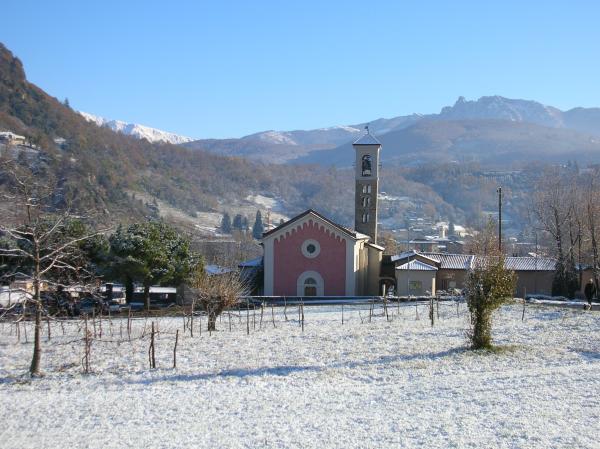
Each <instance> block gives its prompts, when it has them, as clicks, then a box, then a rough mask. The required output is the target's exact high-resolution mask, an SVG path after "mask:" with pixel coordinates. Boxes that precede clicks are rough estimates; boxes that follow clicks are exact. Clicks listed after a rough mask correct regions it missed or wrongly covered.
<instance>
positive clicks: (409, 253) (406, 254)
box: [390, 249, 418, 262]
mask: <svg viewBox="0 0 600 449" xmlns="http://www.w3.org/2000/svg"><path fill="white" fill-rule="evenodd" d="M417 254H418V253H417V252H416V251H415V250H414V249H411V250H410V251H404V252H402V253H400V254H398V255H396V256H392V257H391V258H390V260H391V261H392V262H396V261H397V260H402V259H407V258H409V257H413V256H416V255H417Z"/></svg>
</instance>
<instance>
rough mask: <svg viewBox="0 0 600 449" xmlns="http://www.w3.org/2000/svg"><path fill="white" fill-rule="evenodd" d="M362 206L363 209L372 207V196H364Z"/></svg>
mask: <svg viewBox="0 0 600 449" xmlns="http://www.w3.org/2000/svg"><path fill="white" fill-rule="evenodd" d="M362 205H363V207H369V206H370V205H371V197H370V196H363V198H362Z"/></svg>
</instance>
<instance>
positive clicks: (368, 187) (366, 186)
mask: <svg viewBox="0 0 600 449" xmlns="http://www.w3.org/2000/svg"><path fill="white" fill-rule="evenodd" d="M362 193H371V184H363V186H362Z"/></svg>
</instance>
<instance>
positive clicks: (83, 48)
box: [0, 0, 600, 138]
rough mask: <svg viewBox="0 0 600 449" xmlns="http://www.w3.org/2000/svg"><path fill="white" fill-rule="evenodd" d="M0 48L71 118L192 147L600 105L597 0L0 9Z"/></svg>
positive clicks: (8, 0)
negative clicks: (254, 136)
mask: <svg viewBox="0 0 600 449" xmlns="http://www.w3.org/2000/svg"><path fill="white" fill-rule="evenodd" d="M1 9H2V16H3V17H4V18H3V19H2V21H1V22H2V25H1V26H0V41H1V42H3V43H4V44H5V45H6V46H7V47H8V48H9V49H11V50H12V51H13V52H14V53H15V54H16V55H17V56H18V57H19V58H20V59H21V60H22V61H23V63H24V65H25V69H26V72H27V75H28V78H29V79H30V81H32V82H33V83H35V84H37V85H39V86H40V87H42V88H43V89H44V90H46V91H47V92H48V93H50V94H51V95H53V96H56V97H57V98H60V99H63V98H65V97H68V98H69V100H70V102H71V105H72V106H73V107H74V108H77V109H80V110H83V111H86V112H91V113H94V114H98V115H102V116H105V117H109V118H114V119H121V120H125V121H129V122H135V123H141V124H145V125H149V126H153V127H156V128H161V129H164V130H167V131H172V132H177V133H180V134H184V135H188V136H191V137H197V138H206V137H238V136H242V135H245V134H249V133H252V132H257V131H262V130H266V129H276V130H290V129H308V128H317V127H324V126H331V125H337V124H352V123H359V122H363V121H368V120H373V119H376V118H378V117H392V116H397V115H404V114H409V113H412V112H422V113H430V112H438V111H439V110H440V108H441V107H443V106H445V105H449V104H453V103H454V101H456V98H457V97H458V96H460V95H463V96H465V97H466V98H467V99H475V98H478V97H479V96H482V95H494V94H498V95H503V96H507V97H511V98H525V99H535V100H538V101H541V102H543V103H545V104H550V105H554V106H557V107H559V108H561V109H568V108H571V107H575V106H600V89H599V80H600V26H598V23H599V22H598V20H599V19H600V2H596V1H592V0H589V1H574V0H572V1H552V0H548V1H535V0H531V1H523V0H521V1H511V0H504V1H485V0H479V1H460V0H456V1H450V0H448V1H425V0H421V1H406V0H405V1H401V0H398V1H389V2H382V1H368V2H367V1H360V2H359V1H350V0H347V1H325V0H321V1H309V0H304V1H297V2H293V1H290V2H285V1H278V2H275V1H273V2H271V1H259V0H257V1H254V2H252V1H240V2H237V1H231V2H228V1H218V2H215V1H211V2H204V1H189V2H183V1H176V0H171V1H169V2H165V1H159V2H153V1H144V2H137V1H120V2H113V1H110V0H107V1H103V2H82V1H71V2H69V1H60V0H56V1H51V2H50V1H38V2H33V1H27V0H3V2H2V7H1Z"/></svg>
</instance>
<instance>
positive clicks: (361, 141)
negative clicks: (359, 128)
mask: <svg viewBox="0 0 600 449" xmlns="http://www.w3.org/2000/svg"><path fill="white" fill-rule="evenodd" d="M365 130H366V132H365V133H364V134H363V135H362V136H360V137H359V138H358V139H357V140H356V141H355V142H354V143H353V144H352V145H380V146H381V142H380V141H379V140H377V139H376V138H375V136H374V135H372V134H371V133H370V132H369V126H368V125H367V126H365Z"/></svg>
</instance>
